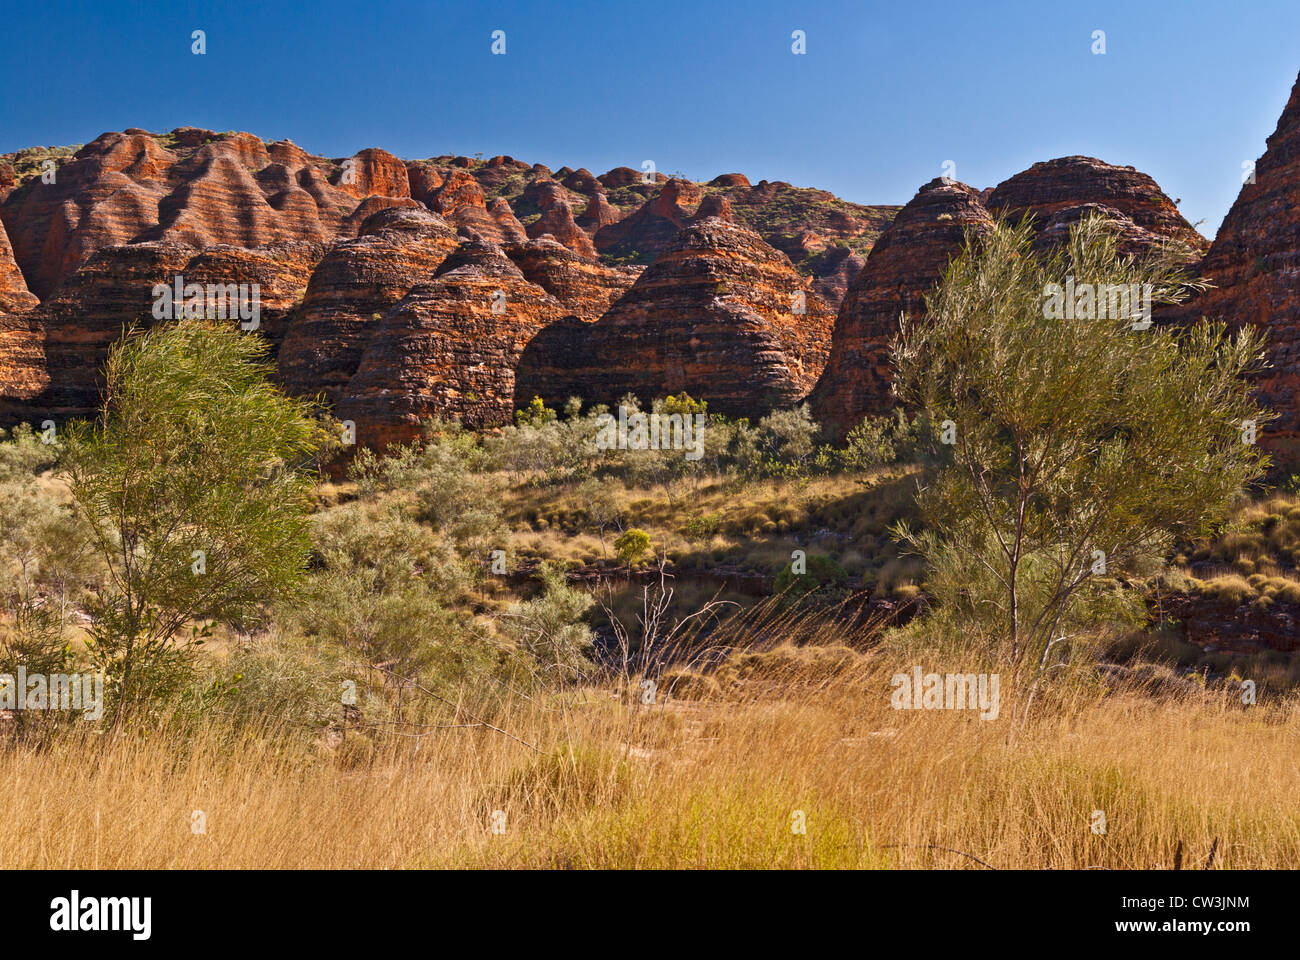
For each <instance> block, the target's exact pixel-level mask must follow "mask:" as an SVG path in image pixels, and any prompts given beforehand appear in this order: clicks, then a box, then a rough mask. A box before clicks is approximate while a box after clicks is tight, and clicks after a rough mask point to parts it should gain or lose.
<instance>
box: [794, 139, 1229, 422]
mask: <svg viewBox="0 0 1300 960" xmlns="http://www.w3.org/2000/svg"><path fill="white" fill-rule="evenodd" d="M1090 211H1096V212H1099V213H1102V214H1103V215H1105V216H1106V217H1107V218H1108V219H1110V220H1111V221H1112V222H1113V223H1115V224H1116V225H1117V227H1118V228H1119V232H1120V235H1121V238H1122V247H1123V248H1124V249H1126V250H1127V251H1128V252H1130V253H1140V252H1141V251H1142V250H1144V249H1149V248H1151V247H1152V246H1155V245H1158V244H1163V243H1177V244H1180V245H1182V247H1183V248H1184V249H1185V251H1186V255H1187V257H1188V259H1189V260H1194V259H1197V258H1199V256H1200V254H1202V253H1203V252H1204V250H1205V247H1206V241H1205V239H1204V238H1203V237H1202V236H1201V235H1200V234H1199V233H1197V232H1196V231H1195V230H1194V229H1193V228H1192V226H1191V224H1189V223H1188V222H1187V221H1186V220H1184V219H1183V218H1182V216H1181V215H1180V214H1179V213H1178V208H1177V207H1176V206H1175V205H1174V202H1173V201H1172V200H1170V199H1169V198H1168V197H1167V196H1165V194H1164V193H1163V192H1162V191H1161V190H1160V187H1159V186H1157V184H1156V182H1155V181H1154V180H1153V179H1151V177H1149V176H1147V175H1146V174H1144V173H1140V172H1139V171H1137V170H1134V169H1133V168H1132V167H1117V166H1112V165H1111V164H1108V163H1104V162H1102V161H1101V160H1096V159H1093V158H1091V157H1063V158H1061V159H1059V160H1051V161H1048V162H1046V163H1036V164H1034V165H1033V166H1032V167H1030V168H1029V169H1028V170H1025V171H1024V172H1023V173H1018V174H1016V175H1015V176H1013V177H1011V178H1010V179H1008V180H1005V181H1003V182H1002V183H1000V184H998V186H997V187H995V188H993V189H992V190H986V191H984V192H983V193H981V192H979V191H976V190H974V189H973V188H971V187H968V186H966V184H964V183H958V182H957V181H955V180H949V179H947V178H939V179H936V180H932V181H930V182H929V183H927V184H926V185H925V186H923V187H922V188H921V189H920V190H919V191H918V192H917V195H916V196H915V197H913V198H912V200H911V201H910V202H909V203H908V204H907V205H906V206H905V207H903V209H902V210H901V211H900V212H899V214H898V216H897V217H896V218H895V219H894V222H893V223H892V224H891V225H890V227H889V229H887V230H886V231H885V232H884V234H882V235H881V237H880V240H879V241H877V243H876V245H875V248H874V249H873V250H872V251H871V254H870V255H869V256H868V258H867V264H866V267H865V268H864V269H863V270H862V272H861V273H859V274H858V277H857V279H856V280H855V281H854V283H853V285H852V286H851V287H850V288H849V291H848V294H847V295H846V296H845V298H844V301H843V303H842V304H841V305H840V309H839V314H838V316H837V318H836V321H835V336H834V341H833V343H832V345H831V352H830V359H829V361H828V362H827V365H826V371H825V372H824V373H823V374H822V378H821V381H820V382H819V383H818V384H817V386H816V388H815V389H814V391H813V393H812V395H811V397H810V398H809V399H810V401H811V403H812V407H813V412H814V413H815V415H816V416H817V417H818V419H819V420H821V421H822V423H823V425H824V426H825V428H826V430H827V432H828V433H829V434H830V435H831V436H833V437H836V438H840V437H843V436H844V434H845V433H846V432H847V431H848V430H850V429H851V428H852V427H853V426H854V425H855V424H857V423H858V422H859V421H861V419H862V418H863V417H864V416H866V415H868V414H878V413H883V412H885V411H886V410H888V409H889V408H890V407H892V406H893V403H894V401H893V399H892V398H891V396H890V393H889V390H890V384H891V382H892V380H893V374H892V371H891V370H890V365H889V343H890V341H891V340H892V339H893V337H894V335H895V334H896V333H897V332H898V327H899V317H900V316H901V315H902V314H907V315H908V316H910V317H913V318H917V317H923V316H924V315H925V297H926V294H927V293H929V292H930V290H931V289H933V287H934V285H935V283H936V282H937V281H938V280H939V278H940V276H942V274H943V271H944V268H945V267H946V266H947V264H948V261H949V260H951V259H952V258H953V257H954V256H956V255H957V254H958V253H959V252H960V251H961V249H962V245H963V243H964V237H965V236H967V235H968V234H970V235H975V236H978V235H979V233H980V232H981V231H982V230H984V229H987V227H988V226H989V225H990V224H991V223H992V222H993V217H995V216H1000V217H1004V218H1006V219H1008V220H1011V221H1013V222H1019V221H1020V220H1021V219H1022V218H1024V217H1030V218H1032V220H1033V223H1034V229H1035V233H1036V235H1037V238H1038V240H1037V242H1039V243H1042V244H1047V243H1052V242H1055V241H1058V240H1061V239H1064V237H1065V236H1066V233H1067V230H1068V227H1069V225H1070V224H1072V223H1074V222H1075V221H1077V220H1078V219H1079V218H1080V217H1082V216H1083V215H1084V214H1085V213H1087V212H1090Z"/></svg>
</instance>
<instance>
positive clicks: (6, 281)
mask: <svg viewBox="0 0 1300 960" xmlns="http://www.w3.org/2000/svg"><path fill="white" fill-rule="evenodd" d="M39 302H40V301H38V300H37V299H36V297H35V295H33V294H32V293H31V292H30V291H29V290H28V289H27V281H26V280H25V279H23V274H22V271H21V270H19V269H18V264H17V263H16V262H14V251H13V247H11V246H10V245H9V235H8V234H6V233H5V229H4V225H3V224H0V313H5V312H9V313H20V312H22V311H23V310H30V309H31V308H32V307H34V306H36V304H37V303H39Z"/></svg>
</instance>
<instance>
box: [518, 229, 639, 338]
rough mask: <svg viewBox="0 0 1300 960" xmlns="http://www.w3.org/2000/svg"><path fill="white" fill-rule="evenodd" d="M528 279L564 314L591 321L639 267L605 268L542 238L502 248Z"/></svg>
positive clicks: (622, 290) (625, 286) (632, 279)
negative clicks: (547, 294)
mask: <svg viewBox="0 0 1300 960" xmlns="http://www.w3.org/2000/svg"><path fill="white" fill-rule="evenodd" d="M505 253H506V256H508V257H509V258H510V259H511V260H512V261H513V262H514V264H515V266H517V267H518V268H519V269H520V270H521V271H522V272H523V275H524V276H525V277H526V278H527V279H528V281H529V282H530V283H535V284H537V285H538V286H539V287H541V288H542V289H543V290H545V291H546V292H547V293H549V294H550V295H551V296H553V297H554V298H555V299H556V300H558V301H559V302H560V306H561V307H562V308H563V310H564V312H565V313H566V314H572V315H573V316H576V317H578V318H579V319H581V320H586V321H589V322H590V321H594V320H597V319H599V318H600V316H601V315H602V314H603V313H604V312H605V311H606V310H608V309H609V308H610V307H611V306H612V305H613V304H614V302H615V301H617V300H618V298H619V297H621V296H623V294H624V293H625V292H626V291H627V289H628V288H629V287H631V286H632V284H634V283H635V282H636V278H637V277H639V276H640V275H641V272H642V270H643V269H644V268H643V267H607V266H605V265H604V264H603V263H600V262H598V261H596V260H588V259H586V258H585V257H580V256H579V255H578V254H576V253H574V252H573V251H572V250H569V249H567V248H566V247H563V246H561V245H560V244H559V243H557V242H556V241H555V240H552V239H549V238H542V239H540V240H530V241H529V242H528V243H514V244H510V245H508V246H506V247H505Z"/></svg>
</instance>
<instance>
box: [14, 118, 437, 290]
mask: <svg viewBox="0 0 1300 960" xmlns="http://www.w3.org/2000/svg"><path fill="white" fill-rule="evenodd" d="M52 179H53V182H46V179H44V178H42V177H41V176H32V177H30V178H28V179H27V180H26V181H25V182H23V183H22V184H20V185H17V186H16V187H14V188H13V189H12V190H11V191H10V192H9V193H8V195H7V196H6V197H5V199H4V202H3V204H0V220H3V222H4V224H5V227H6V229H7V230H8V231H9V235H10V240H11V242H12V245H13V250H14V257H15V260H16V261H17V263H18V266H19V267H20V268H21V269H22V272H23V275H24V276H25V277H26V279H27V284H28V286H29V287H30V289H31V291H32V292H33V293H34V294H36V295H37V296H39V297H41V298H42V299H44V298H46V297H48V296H49V295H50V294H51V293H53V291H54V288H55V287H56V286H57V285H58V284H59V283H60V282H61V281H62V280H64V279H66V278H67V277H68V276H70V275H71V274H72V273H73V272H74V271H75V270H77V269H78V268H79V267H81V266H82V265H84V264H85V263H86V262H88V261H89V259H90V258H91V257H92V256H93V255H94V254H95V253H96V252H97V251H99V250H103V249H106V248H108V247H112V246H118V245H121V244H126V243H136V242H142V241H149V240H157V241H170V242H177V243H186V244H189V245H190V246H193V247H196V248H203V247H207V246H212V245H215V244H227V245H230V246H237V247H245V248H255V247H264V246H273V245H277V244H285V243H292V242H300V241H307V242H318V243H319V242H327V241H333V240H336V239H338V238H339V237H342V236H351V235H353V234H355V232H356V229H357V226H358V224H357V223H356V221H355V220H352V219H350V217H351V215H352V214H353V213H354V212H355V211H356V210H357V209H358V207H359V206H360V205H361V204H364V203H365V202H366V201H367V200H368V199H369V198H370V197H372V196H383V197H387V198H389V199H390V200H398V201H403V200H404V201H408V202H409V201H410V196H411V194H410V186H409V184H408V182H407V177H406V167H405V165H404V164H402V162H401V161H399V160H398V159H397V158H396V157H394V156H392V155H391V154H389V153H387V152H385V151H383V150H363V151H361V153H359V154H357V155H356V156H355V157H349V158H345V159H343V160H337V161H335V160H326V159H324V158H321V157H313V156H310V155H309V154H307V153H306V152H305V151H303V150H302V149H301V148H299V147H297V146H296V145H294V144H293V143H291V142H290V141H287V140H285V141H279V142H277V143H271V144H269V145H268V144H265V143H263V141H262V140H261V139H260V138H258V137H256V136H253V135H252V134H249V133H230V134H216V133H213V132H211V131H208V130H196V129H194V128H180V129H178V130H175V131H173V132H172V133H170V134H166V135H153V134H149V133H147V132H145V131H134V130H133V131H127V132H125V133H106V134H103V135H102V136H100V137H98V138H97V139H96V140H94V141H93V142H91V143H88V144H86V146H84V147H82V148H81V149H80V150H79V151H77V153H76V154H75V155H74V156H73V157H72V158H70V159H67V160H66V161H64V162H62V163H61V164H57V165H56V168H55V169H54V170H53V171H52ZM372 205H373V204H372Z"/></svg>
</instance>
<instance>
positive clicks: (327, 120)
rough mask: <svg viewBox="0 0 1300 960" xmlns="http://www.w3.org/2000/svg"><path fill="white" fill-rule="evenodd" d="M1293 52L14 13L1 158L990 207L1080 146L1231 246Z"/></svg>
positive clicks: (1012, 28) (1101, 21) (83, 11)
mask: <svg viewBox="0 0 1300 960" xmlns="http://www.w3.org/2000/svg"><path fill="white" fill-rule="evenodd" d="M195 29H202V30H205V31H206V33H207V54H206V55H205V56H194V55H193V54H192V53H191V52H190V46H191V40H190V35H191V31H193V30H195ZM497 29H500V30H505V31H506V43H507V47H506V49H507V53H506V55H505V56H493V55H492V54H491V52H490V45H491V33H492V31H493V30H497ZM796 29H801V30H804V31H805V32H806V35H807V54H806V55H804V56H795V55H793V54H792V53H791V51H790V45H791V38H790V35H791V32H792V31H793V30H796ZM1094 30H1104V31H1105V33H1106V53H1105V55H1102V56H1097V55H1094V54H1092V53H1091V50H1090V48H1091V46H1092V43H1093V41H1092V37H1091V35H1092V32H1093V31H1094ZM1297 37H1300V2H1297V0H1245V2H1239V3H1224V2H1222V0H1182V2H1174V0H1169V2H1165V0H1149V2H1144V0H1122V2H1108V0H1099V2H1098V0H1093V2H1086V3H1076V2H1069V3H1056V2H1053V0H1038V2H1011V0H988V2H985V0H980V2H974V0H969V2H963V3H956V2H954V3H948V2H942V0H901V2H889V3H884V2H875V0H870V2H865V0H858V2H842V3H841V2H825V3H797V2H776V0H741V2H717V3H715V2H709V0H695V2H676V0H673V2H657V3H651V2H634V3H628V2H620V0H572V2H565V0H545V2H542V0H529V2H525V0H516V2H504V0H502V2H474V0H459V2H456V3H442V2H425V3H386V2H383V0H346V2H335V0H318V2H312V3H301V4H293V5H290V4H282V3H277V2H274V0H272V2H268V3H247V4H246V3H234V2H230V3H195V2H185V0H180V2H175V0H173V2H162V0H156V2H155V0H140V2H134V3H125V2H123V3H117V2H111V0H109V2H106V0H97V2H81V3H75V2H58V0H53V2H44V0H43V2H39V3H36V2H28V3H21V2H14V3H8V4H6V8H5V14H4V18H3V30H2V31H0V91H3V94H2V95H0V152H8V151H11V150H16V149H19V148H21V147H26V146H33V145H61V144H68V143H82V142H85V141H88V140H91V139H93V138H94V137H96V136H97V135H99V134H100V133H102V132H104V131H106V130H121V129H124V128H126V127H144V128H146V129H150V130H154V131H166V130H170V129H172V128H173V127H176V126H181V125H184V124H192V125H195V126H201V127H209V128H211V129H215V130H229V129H237V130H248V131H251V132H253V133H256V134H258V135H260V136H262V137H266V138H268V139H272V138H273V139H279V138H283V137H288V138H290V139H292V140H294V141H295V142H297V143H298V144H299V145H301V146H302V147H304V148H306V149H308V150H310V151H312V152H315V153H320V154H324V155H327V156H346V155H350V154H352V153H353V152H355V151H356V150H358V149H361V148H363V147H367V146H378V147H383V148H385V149H387V150H391V151H392V152H393V153H396V154H397V155H398V156H403V157H408V158H413V157H426V156H434V155H437V154H443V153H459V154H470V155H472V154H474V153H477V152H482V153H483V154H484V155H485V156H491V155H493V154H497V153H506V154H510V155H512V156H515V157H517V158H519V159H522V160H527V161H529V162H538V161H540V162H542V163H545V164H547V165H549V166H551V167H552V168H558V167H560V166H562V165H565V164H568V165H570V166H573V167H578V166H586V167H588V168H590V169H591V170H592V171H594V172H595V173H601V172H603V171H604V170H607V169H609V168H610V167H613V166H618V165H620V164H624V165H628V166H632V167H639V166H640V164H641V162H642V161H643V160H647V159H650V160H654V162H655V164H656V165H657V167H658V169H659V170H660V171H663V172H668V173H672V172H675V171H680V172H682V173H685V174H686V175H688V176H690V177H691V178H693V179H701V180H703V179H709V178H711V177H713V176H715V175H717V174H719V173H726V172H730V171H740V172H743V173H745V174H747V175H748V176H749V177H750V178H751V179H752V180H754V181H757V180H759V179H762V178H767V179H772V180H778V179H779V180H788V181H790V182H792V183H795V184H799V185H802V186H817V187H823V188H825V189H828V190H831V191H833V192H835V193H837V194H839V195H840V196H843V197H845V198H847V199H850V200H855V201H858V202H861V203H903V202H905V201H907V200H908V199H909V198H910V197H911V196H912V195H913V193H915V191H916V189H917V187H918V186H920V185H921V184H922V183H924V182H926V181H927V180H929V179H931V178H932V177H935V176H938V175H939V174H940V173H942V172H943V169H942V165H943V163H944V161H946V160H951V161H952V162H953V163H954V164H955V169H956V176H957V178H958V179H960V180H964V181H966V182H967V183H970V184H972V185H973V186H976V187H985V186H991V185H993V184H996V183H998V182H999V181H1001V180H1003V179H1005V178H1006V177H1008V176H1010V175H1011V174H1013V173H1015V172H1017V171H1019V170H1021V169H1023V168H1025V167H1027V166H1028V165H1029V164H1030V163H1032V162H1034V161H1036V160H1046V159H1049V158H1052V157H1057V156H1063V155H1067V154H1075V153H1081V154H1088V155H1092V156H1098V157H1101V158H1102V159H1104V160H1107V161H1109V162H1111V163H1120V164H1133V165H1134V166H1136V167H1138V168H1139V169H1141V170H1144V171H1146V172H1148V173H1150V174H1151V175H1152V176H1154V177H1155V178H1156V179H1157V181H1159V183H1160V185H1161V186H1162V187H1163V188H1164V189H1165V190H1166V192H1168V193H1169V195H1170V196H1171V197H1181V198H1182V201H1183V202H1182V205H1181V209H1182V211H1183V214H1184V216H1186V217H1187V218H1188V219H1189V220H1192V221H1197V220H1200V219H1202V218H1204V219H1205V220H1206V223H1205V224H1203V225H1202V230H1203V231H1205V232H1206V233H1207V234H1208V235H1211V236H1212V235H1213V233H1214V231H1215V230H1216V229H1217V228H1218V224H1219V222H1220V220H1221V219H1222V218H1223V215H1224V214H1225V213H1226V212H1227V210H1228V207H1229V206H1230V205H1231V204H1232V201H1233V199H1234V198H1235V197H1236V195H1237V192H1238V190H1239V189H1240V186H1241V164H1242V162H1243V161H1249V160H1254V159H1255V158H1257V157H1258V156H1259V155H1260V154H1261V153H1262V152H1263V149H1264V138H1265V137H1266V136H1268V135H1269V134H1270V133H1271V132H1272V131H1273V128H1274V125H1275V124H1276V121H1277V117H1278V114H1279V113H1280V112H1281V109H1282V106H1283V104H1285V102H1286V99H1287V96H1288V93H1289V92H1290V89H1291V85H1292V84H1293V83H1294V81H1295V79H1296V74H1297V72H1298V71H1300V43H1297V40H1296V38H1297Z"/></svg>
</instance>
